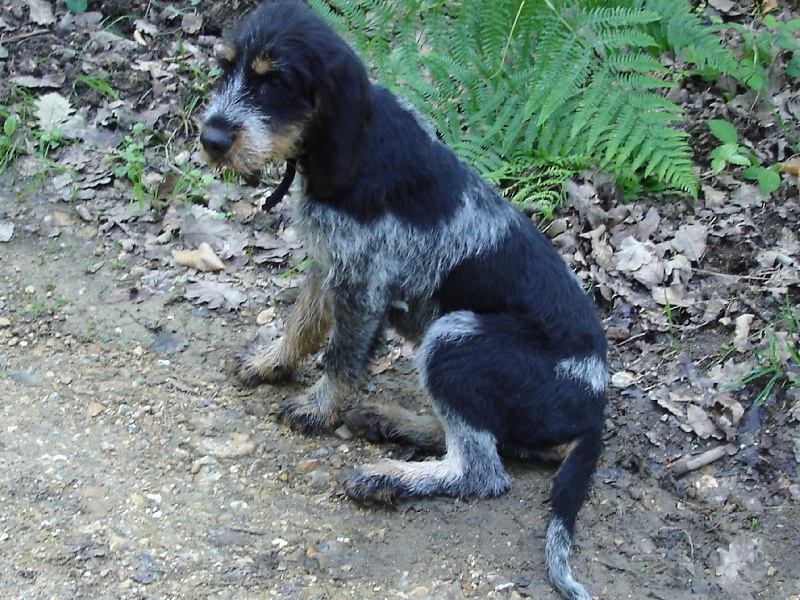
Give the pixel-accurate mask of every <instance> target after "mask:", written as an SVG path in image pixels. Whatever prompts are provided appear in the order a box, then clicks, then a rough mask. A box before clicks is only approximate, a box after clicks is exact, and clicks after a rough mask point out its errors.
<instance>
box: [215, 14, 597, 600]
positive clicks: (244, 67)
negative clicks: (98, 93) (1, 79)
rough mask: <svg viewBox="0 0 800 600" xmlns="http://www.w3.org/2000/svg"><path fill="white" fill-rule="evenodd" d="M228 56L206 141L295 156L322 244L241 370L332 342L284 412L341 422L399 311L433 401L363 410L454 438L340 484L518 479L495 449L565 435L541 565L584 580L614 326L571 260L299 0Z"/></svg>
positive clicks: (387, 490)
mask: <svg viewBox="0 0 800 600" xmlns="http://www.w3.org/2000/svg"><path fill="white" fill-rule="evenodd" d="M222 66H223V75H222V78H221V81H220V84H219V86H218V88H217V91H216V93H215V94H214V96H213V97H212V101H211V105H210V107H209V109H208V111H207V112H206V115H205V117H204V120H203V131H202V134H201V141H202V144H203V147H204V151H205V154H206V157H207V159H208V161H209V162H210V163H211V164H212V165H216V166H229V167H232V168H233V169H235V170H237V171H239V172H240V173H243V174H250V173H253V172H254V171H257V170H259V169H260V168H261V167H262V165H263V164H264V162H266V161H270V160H272V161H276V160H285V159H289V160H291V161H293V164H294V163H295V162H296V165H297V171H298V173H300V174H301V176H302V181H303V190H302V193H301V194H300V195H299V197H298V199H297V200H296V202H295V204H294V218H295V222H296V224H297V226H298V228H299V230H300V232H301V234H302V236H303V238H304V240H305V242H306V246H307V248H308V251H309V254H310V255H311V257H312V259H313V260H312V264H311V267H310V268H309V271H308V273H309V275H308V278H307V282H306V286H305V288H304V289H303V290H302V291H301V293H300V296H299V298H298V300H297V303H296V305H295V307H294V310H293V312H292V314H291V315H290V316H289V318H288V320H287V323H286V328H285V333H284V336H283V338H282V339H281V340H280V341H279V342H278V343H277V344H276V345H274V346H273V347H271V348H267V349H263V350H256V351H254V352H252V353H251V354H249V355H247V356H245V357H243V359H242V361H241V363H240V367H239V376H240V377H241V379H242V380H244V381H246V382H248V383H260V382H272V381H277V380H279V379H282V378H285V377H288V376H290V375H291V373H292V371H294V370H295V369H296V368H297V367H298V366H299V365H300V363H301V361H302V360H303V358H304V357H305V356H307V355H308V354H310V353H313V352H316V351H317V350H318V349H320V348H321V347H323V346H324V354H323V358H322V365H323V368H324V374H323V375H322V377H321V378H320V380H319V381H318V382H317V383H316V384H315V385H314V386H313V387H312V388H311V389H310V390H309V391H308V393H306V394H305V395H303V396H301V397H300V398H298V399H296V400H293V401H289V402H287V403H286V404H285V405H284V406H283V407H282V412H281V416H282V418H283V419H284V420H285V421H286V422H288V424H289V425H290V426H291V427H292V428H294V429H296V430H300V431H303V432H305V433H315V432H318V431H323V430H328V429H331V428H332V427H335V426H337V425H338V423H339V422H340V420H341V415H340V409H341V406H342V404H343V403H344V401H345V400H346V398H347V397H348V396H349V395H350V394H351V393H352V392H353V391H354V389H355V388H356V386H357V385H358V384H359V382H360V380H361V379H362V377H363V375H364V372H365V370H366V368H367V366H368V364H369V361H370V360H371V358H372V356H373V352H374V350H375V348H376V346H377V343H378V341H379V339H380V337H381V335H382V333H383V331H384V329H385V328H386V327H387V326H392V327H394V328H395V329H396V330H397V331H399V332H400V333H401V334H402V335H404V336H406V337H407V338H408V339H410V340H412V341H414V342H416V343H418V344H419V351H418V353H417V366H418V368H419V372H420V382H421V384H422V386H423V388H424V389H425V390H426V392H427V394H428V397H429V399H430V401H431V403H432V405H433V407H434V411H435V413H436V415H437V417H435V418H434V417H419V416H416V415H413V414H411V413H409V412H408V411H405V410H403V409H400V408H398V407H384V406H382V405H380V404H376V405H371V406H370V407H368V409H367V410H366V411H363V412H362V413H361V418H360V420H359V419H358V418H356V421H355V422H357V424H358V425H359V428H361V429H363V430H364V431H365V432H366V434H367V435H368V436H372V437H385V438H387V439H395V440H399V441H404V442H410V443H413V444H416V445H418V446H420V447H422V448H424V449H427V450H437V451H440V452H443V453H444V456H443V457H442V459H441V460H434V461H425V462H402V461H384V462H381V463H378V464H375V465H364V466H362V467H360V468H359V469H357V470H356V471H355V472H353V473H352V474H351V475H350V476H349V477H348V479H347V481H346V482H345V490H346V491H347V493H348V495H349V496H350V497H351V498H354V499H356V500H372V501H380V502H395V501H397V500H400V499H403V498H409V497H415V496H431V495H450V496H479V497H492V496H497V495H499V494H502V493H504V492H505V491H506V490H508V488H509V485H510V482H509V479H508V476H507V474H506V472H505V470H504V468H503V464H502V461H501V459H500V456H501V454H512V455H515V456H524V457H527V456H541V455H551V454H552V452H553V450H554V449H556V448H558V447H562V446H563V447H566V448H568V451H567V453H566V457H565V458H564V460H563V462H562V464H561V467H560V469H559V471H558V473H557V474H556V477H555V481H554V485H553V502H552V508H553V517H552V520H551V523H550V526H549V528H548V535H547V551H546V554H547V565H548V570H549V573H550V577H551V580H552V581H553V583H554V585H555V586H556V588H557V589H558V590H559V591H560V592H561V594H562V595H564V596H565V597H567V598H581V599H585V598H588V594H587V593H586V591H585V590H584V589H583V588H582V587H581V586H580V584H578V583H577V582H576V581H575V579H574V577H573V576H572V572H571V569H570V567H569V563H568V559H569V555H570V551H571V545H572V533H573V530H574V526H575V518H576V515H577V513H578V510H579V509H580V506H581V504H582V503H583V501H584V499H585V497H586V494H587V491H588V487H589V484H590V482H591V477H592V473H593V471H594V469H595V465H596V462H597V459H598V456H599V454H600V450H601V440H602V428H603V409H604V404H605V387H606V382H607V377H608V376H607V373H606V360H605V352H606V342H605V337H604V333H603V330H602V327H601V325H600V323H599V321H598V319H597V317H596V316H595V314H594V308H593V306H592V303H591V301H590V300H589V298H588V297H587V296H586V294H585V293H584V292H583V290H582V289H581V286H580V282H579V281H578V279H577V278H576V277H575V276H574V274H573V273H572V272H571V271H570V270H569V268H568V267H567V265H566V264H565V263H564V262H563V261H562V260H561V258H560V257H559V256H558V254H557V252H556V251H555V250H554V248H553V247H552V245H551V244H550V243H549V242H548V241H547V239H546V238H545V237H544V236H543V235H542V234H541V233H540V232H539V231H537V230H536V229H535V228H534V227H533V226H532V225H531V223H530V222H529V220H528V219H526V218H525V217H524V216H523V215H522V214H520V213H519V212H518V211H516V210H514V209H513V208H512V207H511V206H510V205H509V204H508V203H506V202H505V201H503V200H502V199H501V198H500V197H499V196H498V194H497V193H496V191H495V190H494V189H493V188H492V187H491V186H490V185H489V184H488V183H486V182H485V181H484V180H482V179H481V178H480V177H479V176H478V175H477V174H476V173H475V172H474V171H472V170H471V169H470V168H468V167H467V166H466V165H464V164H463V163H462V162H461V161H459V160H458V159H457V158H456V157H455V155H454V154H453V153H452V152H451V151H450V150H448V149H447V148H446V147H445V146H444V145H443V144H442V143H441V142H440V141H439V140H438V139H437V138H436V135H435V133H434V132H433V130H432V129H431V128H430V127H429V126H428V125H427V123H426V122H425V121H424V119H423V118H422V117H421V116H420V115H419V114H418V113H417V112H416V111H414V110H413V109H412V108H411V107H410V105H409V104H408V103H407V102H405V101H400V100H397V99H396V98H394V97H393V96H392V95H391V94H389V92H387V91H386V90H384V89H382V88H380V87H378V86H374V85H372V84H370V82H369V80H368V77H367V73H366V70H365V69H364V67H363V65H362V64H361V62H360V61H359V60H358V58H357V57H356V56H355V54H354V53H353V52H352V50H351V49H350V48H349V47H348V46H347V45H346V44H345V43H344V42H343V41H342V40H341V39H340V38H339V37H338V36H336V35H335V34H334V33H333V32H332V31H331V30H330V29H329V28H328V27H327V26H326V25H324V23H323V22H322V21H321V20H319V19H318V18H317V17H316V16H315V15H314V14H313V12H312V11H311V10H310V9H309V8H308V7H307V6H306V5H305V4H303V3H301V2H298V1H294V0H274V1H270V2H266V3H265V4H264V5H262V6H261V7H260V8H259V9H258V10H257V11H256V12H255V13H254V14H253V15H252V16H251V17H250V18H249V19H248V20H247V21H245V23H244V24H243V26H242V27H241V29H240V30H239V31H238V33H237V34H236V36H235V39H234V40H233V43H232V46H231V48H230V50H229V52H227V53H226V55H225V57H224V60H223V61H222ZM434 419H436V420H434Z"/></svg>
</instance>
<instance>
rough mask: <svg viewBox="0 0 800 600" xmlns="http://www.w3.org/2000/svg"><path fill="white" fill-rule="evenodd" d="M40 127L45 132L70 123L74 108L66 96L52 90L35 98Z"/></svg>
mask: <svg viewBox="0 0 800 600" xmlns="http://www.w3.org/2000/svg"><path fill="white" fill-rule="evenodd" d="M34 105H35V106H36V113H35V114H36V118H37V119H38V121H39V122H38V124H37V125H38V127H39V129H41V130H42V131H44V132H45V133H49V132H51V131H53V130H56V129H60V128H61V127H63V126H64V125H66V124H67V123H69V121H70V119H71V117H70V115H72V113H73V112H74V109H73V108H72V105H71V104H70V103H69V100H67V99H66V98H65V97H64V96H62V95H61V94H59V93H58V92H51V93H49V94H45V95H44V96H39V97H38V98H37V99H36V100H34Z"/></svg>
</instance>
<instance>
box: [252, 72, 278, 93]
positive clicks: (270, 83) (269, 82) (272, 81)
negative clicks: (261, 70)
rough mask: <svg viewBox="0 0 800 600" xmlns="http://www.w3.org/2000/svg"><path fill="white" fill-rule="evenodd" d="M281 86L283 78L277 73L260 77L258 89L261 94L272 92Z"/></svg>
mask: <svg viewBox="0 0 800 600" xmlns="http://www.w3.org/2000/svg"><path fill="white" fill-rule="evenodd" d="M280 84H281V78H280V76H279V75H278V73H276V72H270V73H267V74H265V75H262V76H261V77H259V84H258V89H259V91H261V92H264V93H266V92H270V91H272V90H274V89H275V88H276V87H278V86H279V85H280Z"/></svg>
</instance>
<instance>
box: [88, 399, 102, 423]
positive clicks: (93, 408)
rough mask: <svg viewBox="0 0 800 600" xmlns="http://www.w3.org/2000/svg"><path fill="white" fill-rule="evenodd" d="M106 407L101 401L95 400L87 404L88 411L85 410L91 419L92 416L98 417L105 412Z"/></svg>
mask: <svg viewBox="0 0 800 600" xmlns="http://www.w3.org/2000/svg"><path fill="white" fill-rule="evenodd" d="M104 408H105V407H104V406H103V405H102V404H100V403H99V402H95V401H92V402H89V404H87V405H86V411H85V413H86V416H87V417H89V418H90V419H91V418H92V417H96V416H97V415H99V414H100V413H101V412H103V409H104Z"/></svg>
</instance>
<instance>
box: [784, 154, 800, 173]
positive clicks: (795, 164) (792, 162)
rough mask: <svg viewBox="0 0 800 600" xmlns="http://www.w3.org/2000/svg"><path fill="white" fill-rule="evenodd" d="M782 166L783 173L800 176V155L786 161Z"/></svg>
mask: <svg viewBox="0 0 800 600" xmlns="http://www.w3.org/2000/svg"><path fill="white" fill-rule="evenodd" d="M780 165H781V171H782V172H783V173H788V174H789V175H794V176H795V177H796V176H798V175H800V155H797V156H793V157H791V158H790V159H789V160H785V161H783V162H782V163H780Z"/></svg>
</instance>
